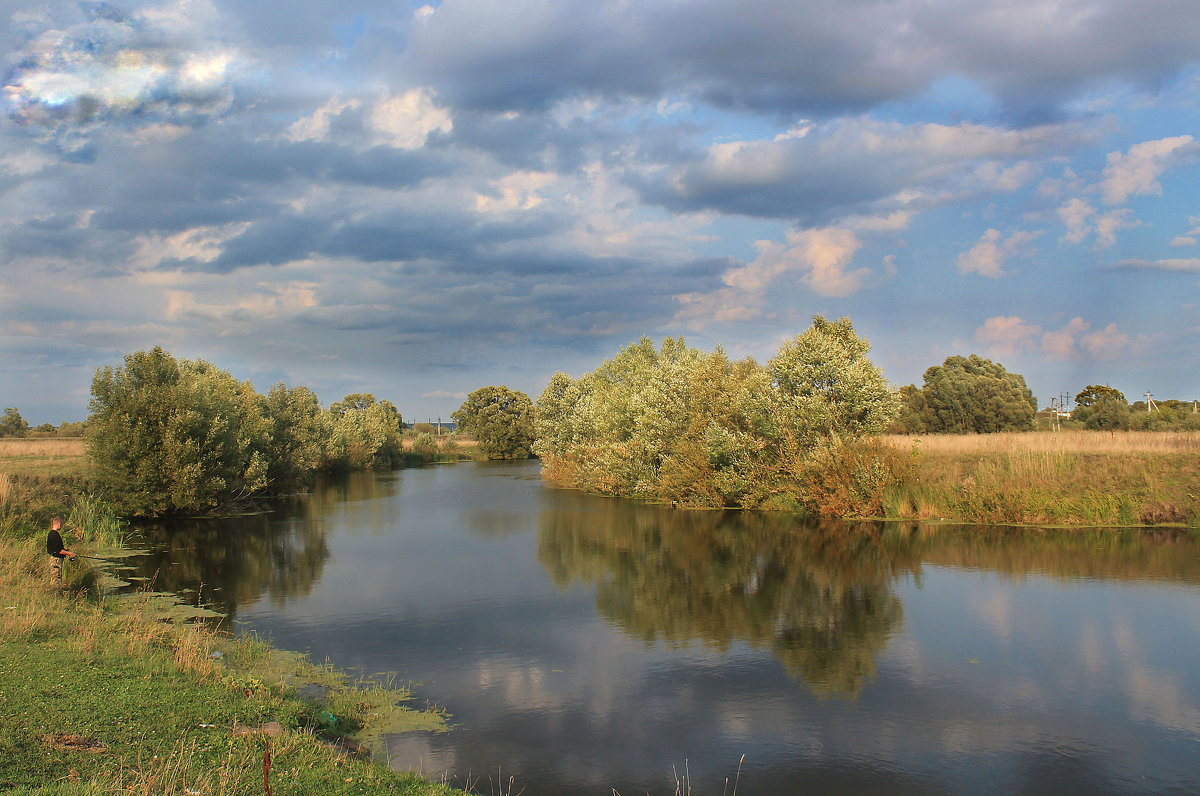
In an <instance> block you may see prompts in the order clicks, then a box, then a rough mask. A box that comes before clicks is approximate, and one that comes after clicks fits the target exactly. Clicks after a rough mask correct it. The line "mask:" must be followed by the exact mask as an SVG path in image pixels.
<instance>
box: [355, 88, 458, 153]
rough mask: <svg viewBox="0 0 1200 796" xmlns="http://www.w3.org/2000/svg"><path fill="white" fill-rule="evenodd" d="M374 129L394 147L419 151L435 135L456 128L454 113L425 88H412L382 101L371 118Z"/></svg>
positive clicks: (373, 111) (376, 106) (370, 121)
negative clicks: (431, 135) (452, 114)
mask: <svg viewBox="0 0 1200 796" xmlns="http://www.w3.org/2000/svg"><path fill="white" fill-rule="evenodd" d="M369 123H370V125H371V128H372V129H373V130H374V131H375V132H376V133H377V134H379V136H380V137H381V138H382V139H383V140H384V141H386V142H387V143H389V144H391V145H392V146H394V147H399V148H400V149H417V148H419V147H422V146H424V145H425V140H426V139H427V138H428V137H429V136H430V134H432V133H435V132H441V133H448V132H450V130H451V129H453V127H454V123H453V121H451V119H450V111H449V110H447V109H446V108H443V107H440V106H438V105H437V104H436V103H435V102H434V101H433V96H432V94H430V92H428V91H426V90H425V89H412V90H410V91H406V92H404V93H403V94H397V95H394V96H390V97H387V98H385V99H382V100H380V101H379V102H377V103H376V104H375V107H374V108H373V109H372V110H371V113H370V116H369Z"/></svg>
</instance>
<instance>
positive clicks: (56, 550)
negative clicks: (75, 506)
mask: <svg viewBox="0 0 1200 796" xmlns="http://www.w3.org/2000/svg"><path fill="white" fill-rule="evenodd" d="M62 524H63V521H62V517H55V518H54V519H52V520H50V533H48V534H47V535H46V552H47V553H49V554H50V583H51V584H52V585H54V586H61V585H62V583H63V571H62V560H63V559H64V558H70V559H71V560H74V559H75V554H74V553H72V552H71V551H70V550H68V549H67V547H66V545H64V544H63V538H62V534H60V533H59V530H60V529H61V528H62Z"/></svg>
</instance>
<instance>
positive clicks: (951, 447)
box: [884, 431, 1200, 526]
mask: <svg viewBox="0 0 1200 796" xmlns="http://www.w3.org/2000/svg"><path fill="white" fill-rule="evenodd" d="M885 440H886V441H887V442H888V443H889V444H891V445H893V446H895V447H896V448H897V449H898V450H901V451H915V454H914V456H915V460H916V475H915V477H914V478H912V479H908V480H907V481H906V483H904V484H901V485H900V487H898V488H896V489H895V490H894V491H893V494H891V495H890V497H889V500H888V501H886V503H885V510H884V513H885V514H887V515H888V516H892V517H899V518H912V519H925V520H947V521H956V522H978V523H1001V524H1030V525H1091V526H1097V525H1113V526H1129V525H1190V526H1197V525H1200V499H1198V498H1197V496H1198V495H1200V432H1117V433H1111V432H1105V431H1064V432H1058V433H1050V432H1029V433H1023V434H985V435H925V436H890V437H886V438H885Z"/></svg>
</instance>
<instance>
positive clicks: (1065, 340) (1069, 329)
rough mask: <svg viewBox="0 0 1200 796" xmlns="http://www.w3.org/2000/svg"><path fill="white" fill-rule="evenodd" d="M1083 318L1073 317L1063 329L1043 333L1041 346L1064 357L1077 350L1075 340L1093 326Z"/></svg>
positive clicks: (1052, 354)
mask: <svg viewBox="0 0 1200 796" xmlns="http://www.w3.org/2000/svg"><path fill="white" fill-rule="evenodd" d="M1091 326H1092V325H1091V324H1090V323H1088V322H1087V321H1085V320H1084V319H1083V318H1072V319H1071V320H1070V322H1068V323H1067V325H1066V326H1064V327H1063V328H1061V329H1058V330H1055V331H1050V332H1045V333H1043V334H1042V339H1041V347H1042V350H1043V351H1045V352H1046V353H1047V354H1049V355H1051V356H1053V357H1056V358H1059V359H1062V358H1065V357H1068V356H1070V355H1072V354H1074V353H1075V352H1076V348H1075V341H1076V340H1077V339H1078V337H1079V335H1081V334H1083V333H1084V332H1086V331H1087V330H1088V329H1090V328H1091Z"/></svg>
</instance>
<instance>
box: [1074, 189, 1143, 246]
mask: <svg viewBox="0 0 1200 796" xmlns="http://www.w3.org/2000/svg"><path fill="white" fill-rule="evenodd" d="M1057 213H1058V218H1059V220H1060V221H1062V223H1063V226H1064V227H1066V229H1067V231H1066V234H1064V235H1063V238H1062V239H1063V240H1065V241H1067V242H1068V243H1082V242H1083V241H1084V240H1086V239H1087V238H1088V237H1089V236H1093V235H1094V236H1095V246H1096V248H1097V249H1107V248H1109V247H1111V246H1113V245H1114V244H1115V243H1116V242H1117V232H1118V231H1119V230H1122V229H1133V228H1135V227H1137V226H1140V222H1138V221H1136V220H1133V219H1131V218H1130V217H1131V215H1132V211H1131V210H1129V209H1128V208H1117V209H1115V210H1109V211H1107V212H1104V213H1098V212H1097V211H1096V208H1095V207H1093V206H1092V205H1091V204H1089V203H1088V202H1086V201H1084V200H1083V199H1079V198H1075V199H1071V200H1069V201H1067V202H1065V203H1064V204H1062V205H1061V206H1059V208H1058V210H1057Z"/></svg>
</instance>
